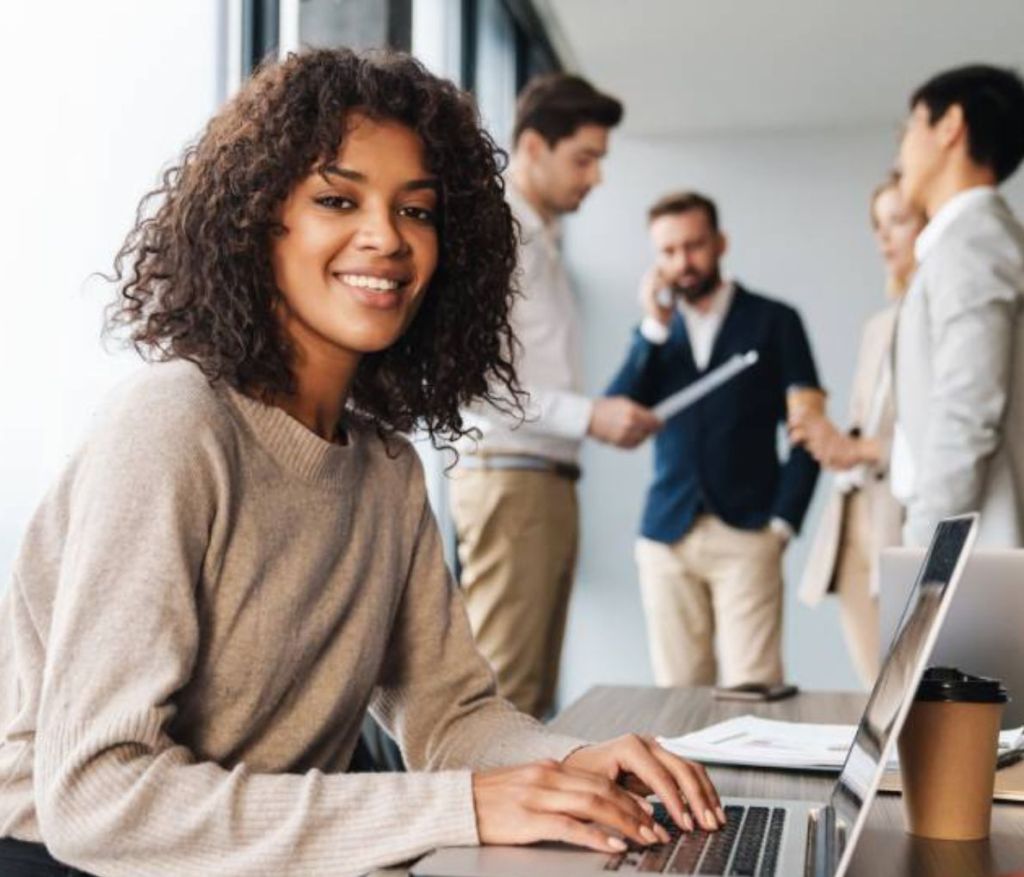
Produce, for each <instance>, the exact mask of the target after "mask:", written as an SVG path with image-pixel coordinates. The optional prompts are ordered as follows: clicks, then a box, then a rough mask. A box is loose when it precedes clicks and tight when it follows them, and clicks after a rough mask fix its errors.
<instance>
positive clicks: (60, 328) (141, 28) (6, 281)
mask: <svg viewBox="0 0 1024 877" xmlns="http://www.w3.org/2000/svg"><path fill="white" fill-rule="evenodd" d="M3 19H4V36H5V38H4V43H5V45H4V51H3V52H2V53H0V90H2V91H0V93H2V97H3V104H4V119H5V125H4V135H3V138H2V139H0V191H2V192H3V193H4V201H5V209H4V211H3V212H2V216H0V277H2V278H3V316H2V318H0V398H2V399H3V416H2V428H0V485H2V487H0V589H2V588H3V587H5V586H6V580H7V577H8V572H9V570H10V566H11V562H12V561H13V558H14V553H15V550H16V547H17V544H18V542H19V541H20V538H21V533H22V530H23V529H24V526H25V523H26V521H27V518H28V516H29V515H30V514H31V512H32V510H33V508H34V506H35V505H36V503H37V502H38V501H39V498H40V497H41V495H42V493H43V491H44V490H45V489H46V487H47V485H48V484H49V483H50V481H51V480H52V479H53V477H54V475H55V474H56V472H57V470H58V469H59V467H60V466H61V464H62V462H63V460H64V459H65V458H66V456H67V455H68V453H69V452H70V450H71V449H73V447H74V446H75V444H76V443H77V442H78V441H79V439H80V437H81V435H82V433H83V430H84V428H85V426H86V424H87V421H88V418H89V415H90V413H91V412H92V411H93V410H94V408H95V406H96V403H97V402H98V401H99V399H100V398H101V397H102V395H103V394H104V393H105V392H106V391H107V390H108V389H109V388H110V386H111V385H112V384H113V383H114V382H115V381H116V380H117V379H118V378H120V377H121V376H122V375H124V374H125V373H126V372H127V371H128V370H129V369H131V368H133V367H135V362H136V360H135V358H134V356H133V355H126V354H122V355H120V356H111V355H109V354H107V353H105V352H104V351H103V350H102V349H101V347H100V344H99V330H100V323H101V312H102V309H103V306H104V305H105V304H106V302H107V301H108V299H109V297H110V292H109V288H108V287H107V286H105V285H104V284H101V283H96V282H95V281H88V282H87V280H88V277H89V275H90V273H92V272H95V271H109V270H110V267H111V262H112V259H113V256H114V253H115V252H116V251H117V248H118V247H119V245H120V243H121V240H122V239H123V237H124V234H125V232H126V231H127V230H128V228H129V226H130V225H131V222H132V218H133V216H134V212H135V207H136V204H137V203H138V200H139V197H140V196H141V195H142V194H143V193H144V192H146V191H147V190H149V189H150V188H152V186H153V184H154V183H155V181H156V179H157V176H158V172H159V171H160V169H161V168H162V167H163V166H165V165H166V164H167V163H169V162H170V161H171V160H172V159H174V158H175V156H176V155H177V154H178V153H179V152H180V150H181V147H182V146H183V145H184V144H185V142H186V141H188V140H190V139H191V138H192V137H193V136H194V135H195V134H197V133H198V131H199V130H200V128H201V127H202V125H203V124H204V122H205V120H206V118H207V117H208V116H209V114H210V112H211V111H212V110H213V108H214V107H215V106H216V103H217V97H218V88H219V85H220V83H219V75H220V73H219V67H218V64H219V61H220V51H221V47H220V29H221V26H222V21H221V16H220V4H219V3H218V2H215V0H146V2H144V3H140V2H137V0H90V2H88V3H82V2H77V0H57V2H53V3H31V2H20V3H17V4H14V3H11V4H7V5H6V6H5V8H4V13H3ZM112 464H113V462H112Z"/></svg>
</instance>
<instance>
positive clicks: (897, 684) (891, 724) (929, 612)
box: [830, 514, 978, 875]
mask: <svg viewBox="0 0 1024 877" xmlns="http://www.w3.org/2000/svg"><path fill="white" fill-rule="evenodd" d="M977 523H978V516H977V515H976V514H969V515H962V516H959V517H954V518H946V519H945V520H944V521H942V522H941V523H940V524H939V525H938V527H937V528H936V529H935V535H934V536H933V537H932V543H931V545H930V546H929V548H928V553H927V554H926V555H925V558H924V562H923V563H922V564H921V568H920V570H919V572H918V575H917V581H916V582H915V583H914V587H913V589H912V590H911V592H910V597H909V598H908V600H907V605H906V608H905V609H904V611H903V617H902V618H901V619H900V623H899V627H898V629H897V631H896V635H895V636H894V637H893V641H892V645H891V646H890V648H889V654H888V655H887V656H886V659H885V662H884V663H883V665H882V669H881V671H880V672H879V674H878V679H877V680H876V682H875V687H874V688H873V689H872V690H871V695H870V697H869V698H868V703H867V706H866V707H865V708H864V714H863V715H862V716H861V720H860V724H859V725H858V726H857V733H856V735H855V736H854V740H853V745H852V746H851V747H850V751H849V752H848V753H847V755H846V763H845V764H844V765H843V770H842V773H840V775H839V779H838V780H837V781H836V784H835V786H834V787H833V789H832V796H831V800H830V803H831V805H832V807H833V808H834V810H835V818H836V827H837V830H838V831H839V832H842V833H843V834H845V837H846V843H845V849H844V851H843V855H842V858H841V860H840V861H839V864H838V867H837V868H836V874H838V875H841V874H843V873H844V872H845V871H846V868H847V866H848V865H849V861H850V857H851V856H852V855H853V850H854V846H855V844H856V842H857V836H858V835H859V834H860V832H861V829H862V828H863V826H864V821H865V819H866V818H867V812H868V809H869V807H870V805H871V801H872V799H873V798H874V796H875V793H876V792H877V791H878V785H879V783H880V782H881V779H882V774H883V773H884V772H885V765H886V763H887V762H888V760H889V759H890V758H891V757H892V751H893V749H894V747H895V745H896V739H897V738H898V737H899V733H900V730H901V729H902V727H903V723H904V721H905V720H906V717H907V713H908V712H910V707H911V704H912V703H913V699H914V693H915V692H916V691H917V686H918V685H919V684H920V682H921V676H922V675H923V674H924V671H925V667H926V665H927V664H928V661H929V658H930V656H931V653H932V649H933V648H934V646H935V640H936V639H937V638H938V635H939V629H940V627H941V626H942V622H943V619H944V618H945V616H946V612H947V610H948V608H949V604H950V601H951V600H952V598H953V593H954V591H955V590H956V586H957V583H958V582H959V581H960V576H961V574H962V572H963V568H964V564H965V562H966V560H967V557H968V555H969V554H970V550H971V546H972V545H973V544H974V537H975V531H976V529H977Z"/></svg>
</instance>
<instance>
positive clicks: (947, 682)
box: [916, 667, 1010, 703]
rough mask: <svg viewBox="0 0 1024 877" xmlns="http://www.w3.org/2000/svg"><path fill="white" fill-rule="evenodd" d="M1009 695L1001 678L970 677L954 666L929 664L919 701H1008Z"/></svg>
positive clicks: (918, 692) (920, 689)
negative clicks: (931, 665)
mask: <svg viewBox="0 0 1024 877" xmlns="http://www.w3.org/2000/svg"><path fill="white" fill-rule="evenodd" d="M1009 699H1010V698H1009V697H1008V696H1007V694H1006V689H1005V688H1004V687H1003V683H1002V682H1000V681H999V680H998V679H988V678H986V677H984V676H971V675H970V674H969V673H961V672H960V671H959V670H956V669H954V668H953V667H929V668H928V669H927V670H925V671H924V677H923V678H922V679H921V684H920V685H919V686H918V689H917V697H916V700H924V701H929V702H931V703H1006V702H1007V701H1008V700H1009Z"/></svg>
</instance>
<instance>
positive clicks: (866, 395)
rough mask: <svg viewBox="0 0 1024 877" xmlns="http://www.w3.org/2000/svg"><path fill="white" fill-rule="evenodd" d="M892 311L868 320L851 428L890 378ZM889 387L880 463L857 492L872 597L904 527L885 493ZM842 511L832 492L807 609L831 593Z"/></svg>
mask: <svg viewBox="0 0 1024 877" xmlns="http://www.w3.org/2000/svg"><path fill="white" fill-rule="evenodd" d="M896 312H897V305H896V304H892V305H889V306H888V307H887V308H885V309H884V310H882V311H880V312H879V313H877V314H875V315H874V316H873V317H871V318H870V319H869V320H868V321H867V324H866V325H865V326H864V332H863V335H862V337H861V344H860V353H859V354H858V356H857V370H856V372H855V373H854V377H853V392H852V396H851V399H850V426H851V427H857V428H858V429H862V430H863V429H865V428H866V424H867V420H868V417H869V416H870V415H869V412H870V410H871V403H872V400H873V398H874V394H875V388H876V387H877V386H878V384H879V382H880V381H882V380H883V378H884V376H885V373H886V372H889V375H890V377H891V373H892V342H893V333H894V331H895V328H896ZM889 387H890V389H889V392H888V393H887V394H886V397H885V399H884V401H883V404H882V408H881V416H880V417H879V420H878V426H877V429H876V430H875V435H874V438H876V439H878V441H879V443H880V444H881V446H882V460H881V461H880V462H879V464H878V465H877V466H873V467H871V468H870V469H869V471H868V478H867V481H866V483H865V484H864V486H863V487H861V488H860V490H861V492H862V493H863V495H864V497H865V500H866V504H867V508H868V513H869V515H870V518H871V534H872V544H871V545H869V546H866V549H867V551H868V554H869V556H870V557H872V558H873V559H874V564H873V569H872V576H871V592H872V593H877V592H878V587H877V582H878V573H877V568H876V567H877V560H878V553H879V552H880V551H881V550H882V549H883V548H885V547H887V546H890V545H899V544H900V530H901V527H902V524H903V509H902V507H901V506H900V504H899V503H898V502H896V500H895V499H893V496H892V493H891V492H890V490H889V464H888V459H889V448H890V446H891V443H892V433H893V425H894V423H895V419H896V412H895V406H894V404H893V394H892V383H891V380H890V383H889ZM846 508H847V503H846V496H845V495H844V494H843V493H842V492H840V491H839V490H838V489H836V488H833V490H832V493H831V495H830V496H829V498H828V503H827V505H826V506H825V512H824V514H823V515H822V516H821V521H820V522H819V524H818V529H817V531H816V533H815V536H814V542H813V543H812V544H811V550H810V552H809V554H808V556H807V563H806V565H805V566H804V574H803V578H802V580H801V582H800V599H801V600H802V601H803V602H804V603H806V604H807V605H809V606H813V605H815V604H816V603H818V602H819V601H820V600H821V598H822V597H824V596H825V594H827V593H828V592H829V591H830V590H832V589H833V583H834V580H835V575H836V565H837V562H838V560H839V549H840V543H841V540H842V539H843V538H844V530H845V529H846V527H845V526H844V525H845V518H846Z"/></svg>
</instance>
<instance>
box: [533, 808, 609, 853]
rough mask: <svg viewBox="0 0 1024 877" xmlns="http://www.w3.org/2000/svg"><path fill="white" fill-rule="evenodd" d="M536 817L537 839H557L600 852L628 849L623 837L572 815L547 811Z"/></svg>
mask: <svg viewBox="0 0 1024 877" xmlns="http://www.w3.org/2000/svg"><path fill="white" fill-rule="evenodd" d="M534 819H535V821H536V829H537V837H536V840H557V841H561V842H562V843H567V844H574V845H575V846H578V847H587V848H589V849H592V850H596V851H597V852H599V853H621V852H625V850H626V842H625V841H624V840H622V838H619V837H615V836H614V835H611V834H608V833H607V832H605V831H602V830H601V829H600V828H598V827H597V826H596V825H587V824H585V823H583V822H580V821H579V820H578V819H573V818H572V817H571V816H563V815H558V814H554V813H545V814H537V815H536V816H535V817H534Z"/></svg>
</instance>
